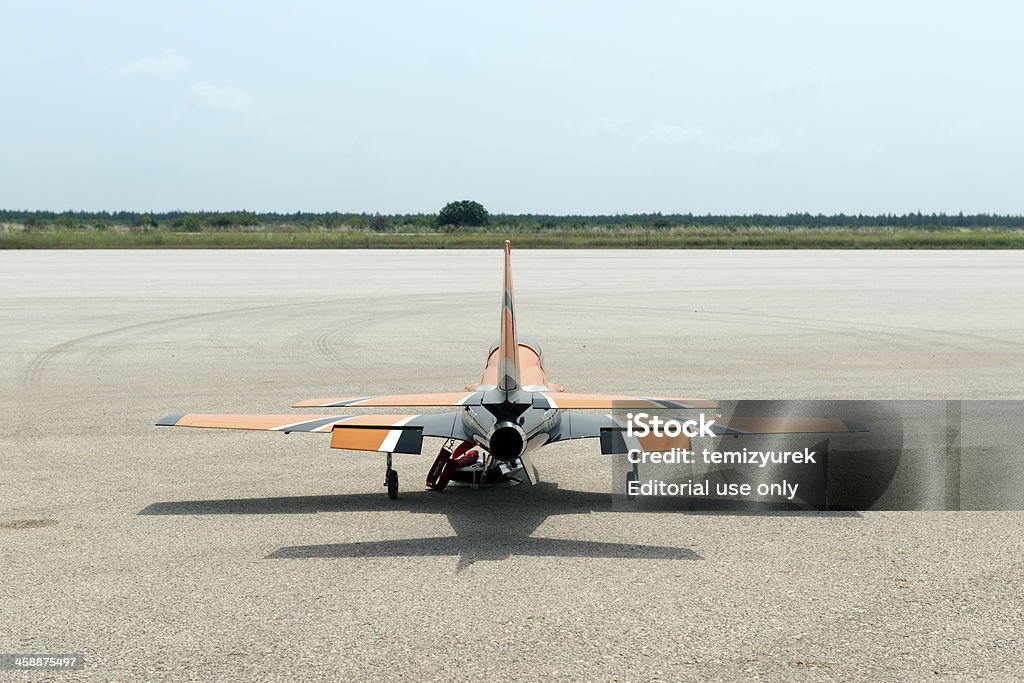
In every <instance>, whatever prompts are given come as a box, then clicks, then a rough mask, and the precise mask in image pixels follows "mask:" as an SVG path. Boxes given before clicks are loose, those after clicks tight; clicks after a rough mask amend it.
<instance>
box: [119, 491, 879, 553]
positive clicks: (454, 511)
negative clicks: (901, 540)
mask: <svg viewBox="0 0 1024 683" xmlns="http://www.w3.org/2000/svg"><path fill="white" fill-rule="evenodd" d="M613 500H615V497H614V496H612V495H611V494H608V493H592V492H584V491H573V490H568V489H565V490H561V489H559V488H558V485H557V484H554V483H547V482H543V483H540V484H538V485H537V486H533V487H530V486H525V485H524V486H517V487H513V488H501V487H498V488H492V489H487V490H480V491H474V490H472V489H467V488H449V489H448V490H446V491H444V492H442V493H438V492H436V491H426V490H423V491H413V492H409V493H403V494H401V496H400V497H399V498H398V500H390V499H388V498H387V496H385V495H384V493H383V492H381V493H357V494H347V495H337V496H292V497H272V498H237V499H222V500H189V501H168V502H161V503H153V504H152V505H149V506H148V507H146V508H144V509H143V510H141V511H140V512H139V514H140V515H289V514H314V513H320V512H409V513H427V514H435V515H438V514H443V515H446V516H447V518H448V523H449V524H451V527H452V529H453V530H454V531H455V536H441V537H435V538H410V539H399V540H388V541H357V542H350V543H328V544H321V545H305V546H289V547H284V548H280V549H278V550H276V551H274V552H273V553H271V554H270V555H268V556H267V559H304V558H346V557H348V558H351V557H444V556H451V557H458V558H459V565H458V569H463V568H465V567H467V566H469V565H471V564H473V563H474V562H478V561H488V560H490V561H494V560H504V559H507V558H509V557H511V556H512V555H525V556H533V557H580V558H622V559H657V560H700V559H703V558H702V557H701V556H700V555H699V554H698V553H696V552H695V551H693V550H692V549H690V548H686V547H673V546H653V545H644V544H639V543H612V542H604V541H585V540H573V539H561V538H544V537H534V536H533V535H532V534H533V532H534V531H536V530H537V528H539V527H540V525H541V524H543V523H544V521H545V520H547V518H548V517H551V516H554V515H579V514H589V513H591V512H627V511H628V512H666V511H679V507H678V505H677V506H675V507H674V508H672V507H666V506H664V505H661V506H656V505H649V506H638V505H634V506H630V507H623V506H613ZM737 512H739V513H753V514H765V513H767V514H772V515H801V514H806V513H804V512H799V511H792V510H765V509H761V510H751V509H750V508H749V507H748V508H736V507H732V508H726V507H723V508H722V509H721V510H718V511H714V510H712V511H708V510H704V511H702V512H700V511H689V513H690V514H736V513H737ZM818 514H827V515H830V516H836V515H839V516H850V515H851V514H852V515H853V516H859V515H857V514H856V513H818Z"/></svg>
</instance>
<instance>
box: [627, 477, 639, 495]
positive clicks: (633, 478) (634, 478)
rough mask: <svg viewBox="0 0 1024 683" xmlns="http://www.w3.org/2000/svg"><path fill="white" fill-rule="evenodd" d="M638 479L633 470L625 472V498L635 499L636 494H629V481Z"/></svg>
mask: <svg viewBox="0 0 1024 683" xmlns="http://www.w3.org/2000/svg"><path fill="white" fill-rule="evenodd" d="M638 480H639V477H637V474H636V472H635V471H633V470H630V471H629V472H626V498H627V500H636V496H631V495H629V482H631V481H638Z"/></svg>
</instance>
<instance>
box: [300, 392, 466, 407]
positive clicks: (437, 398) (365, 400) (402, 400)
mask: <svg viewBox="0 0 1024 683" xmlns="http://www.w3.org/2000/svg"><path fill="white" fill-rule="evenodd" d="M482 398H483V392H481V391H452V392H446V393H440V394H397V395H393V396H349V397H347V398H346V397H342V398H312V399H309V400H306V401H300V402H298V403H296V404H295V405H293V406H292V408H362V407H378V408H381V407H392V408H394V407H401V406H409V407H418V406H468V405H480V400H481V399H482Z"/></svg>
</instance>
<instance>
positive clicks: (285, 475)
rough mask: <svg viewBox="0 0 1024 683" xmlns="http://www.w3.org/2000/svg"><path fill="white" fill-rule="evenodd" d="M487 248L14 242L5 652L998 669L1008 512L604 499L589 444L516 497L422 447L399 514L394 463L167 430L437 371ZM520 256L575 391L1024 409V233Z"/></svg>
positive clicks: (231, 659) (567, 451) (653, 667)
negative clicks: (460, 475) (202, 247)
mask: <svg viewBox="0 0 1024 683" xmlns="http://www.w3.org/2000/svg"><path fill="white" fill-rule="evenodd" d="M500 264H501V252H500V249H498V248H497V245H496V248H495V249H494V250H493V251H486V252H479V251H456V252H431V251H380V252H372V251H344V252H329V251H288V252H271V251H123V252H97V251H80V252H68V251H52V252H10V251H8V252H0V358H2V359H3V360H2V363H0V408H2V413H3V419H2V421H0V463H2V471H3V475H2V478H0V558H2V559H0V563H2V569H3V581H2V583H0V652H10V653H19V652H25V653H28V652H36V653H65V652H68V653H70V652H74V653H83V654H84V655H85V657H86V668H85V670H84V671H81V672H79V673H77V674H75V675H74V676H75V677H74V680H159V679H169V678H173V679H176V680H183V679H186V680H197V681H209V680H246V679H254V680H275V679H279V680H306V679H310V680H316V679H332V678H333V679H345V680H348V679H366V678H369V679H380V678H394V679H405V680H432V679H446V680H447V679H464V680H478V679H481V678H494V677H504V678H511V677H515V678H524V679H542V678H543V679H591V680H658V679H664V680H693V681H716V680H737V679H758V678H759V679H762V680H801V681H803V680H897V679H898V680H929V681H934V680H945V679H951V680H967V679H969V680H976V679H978V680H997V681H1009V680H1017V679H1018V678H1019V676H1020V674H1021V671H1022V670H1024V662H1022V655H1021V652H1022V642H1021V633H1024V617H1022V611H1021V605H1022V604H1024V591H1022V587H1024V571H1022V570H1024V563H1022V561H1021V557H1022V552H1024V533H1021V529H1022V521H1024V516H1022V514H1021V513H1016V512H985V513H980V512H979V513H952V512H866V513H795V514H793V513H790V514H768V513H750V514H740V513H731V514H711V513H692V514H686V513H663V512H628V511H613V510H612V506H611V504H610V502H609V496H608V491H609V489H610V483H611V480H612V471H611V464H610V462H609V460H608V459H606V458H603V457H602V456H600V455H599V454H598V447H597V444H596V443H595V442H591V441H577V442H568V443H562V444H555V445H552V446H550V447H548V448H546V449H545V450H543V451H541V453H540V454H539V455H538V457H537V464H538V466H539V467H540V470H541V474H542V478H543V479H544V482H543V483H542V484H541V485H539V486H538V487H535V488H532V489H531V488H529V487H526V486H519V487H515V488H500V489H499V488H495V489H487V490H479V491H477V490H469V489H450V490H448V491H446V492H444V493H442V494H437V493H432V492H427V491H423V490H420V487H419V486H417V484H418V482H421V481H422V479H423V477H424V475H425V474H426V471H427V469H428V468H429V465H430V462H431V460H432V457H431V456H432V455H433V453H434V452H436V448H437V446H438V445H439V443H438V442H437V441H436V440H429V441H428V442H427V444H426V450H427V452H428V453H430V455H428V456H426V457H419V458H418V457H415V456H396V466H397V468H398V469H399V470H400V472H401V476H402V483H403V495H402V496H401V497H400V498H399V500H397V501H390V500H388V499H387V497H386V496H385V493H384V490H383V487H382V486H381V483H382V479H383V470H384V465H383V461H382V459H381V458H380V457H378V456H376V455H372V454H355V453H343V452H339V451H332V450H330V449H329V448H328V437H326V436H324V435H316V434H291V435H287V436H285V435H283V434H271V433H258V432H252V433H250V432H229V431H219V430H188V429H169V428H157V427H154V426H153V423H154V422H155V421H156V420H157V419H159V418H160V417H162V416H164V415H166V414H168V413H176V412H274V413H277V412H289V410H290V409H289V408H288V406H290V405H291V404H292V403H293V402H295V401H297V400H301V399H305V398H313V397H318V396H327V395H346V394H348V395H359V394H379V393H407V392H422V391H443V390H459V389H461V388H462V387H463V386H464V385H465V384H467V383H470V382H474V381H477V379H478V378H479V375H480V372H481V371H482V368H483V364H484V360H485V354H486V351H487V348H488V346H489V345H490V344H491V342H492V341H493V340H494V339H495V338H496V335H497V326H498V313H499V296H500V279H501V269H500ZM513 270H514V274H515V283H516V294H517V315H518V327H519V331H520V334H522V335H524V336H529V337H532V338H534V339H536V340H538V341H539V342H540V343H541V344H542V345H543V346H544V350H545V365H546V367H547V370H548V376H549V378H550V379H551V380H552V381H555V382H559V383H562V384H565V385H566V386H567V387H568V388H569V389H570V390H575V391H581V392H621V393H639V394H645V395H656V394H662V395H693V396H705V397H708V398H717V399H763V398H787V399H955V398H965V399H979V398H985V399H1024V388H1022V387H1024V315H1022V311H1024V253H1021V252H966V251H965V252H888V251H865V252H839V251H832V252H814V251H806V252H787V251H772V252H759V251H736V252H722V251H699V252H684V251H675V252H660V251H656V252H652V251H559V252H539V251H515V250H513ZM295 412H302V411H295ZM0 677H3V678H13V679H18V680H43V679H46V678H48V677H53V678H57V677H58V675H50V676H48V675H46V674H38V673H35V672H33V673H12V672H0ZM59 678H60V679H61V680H65V678H67V676H65V675H59ZM67 679H68V680H71V679H70V678H67Z"/></svg>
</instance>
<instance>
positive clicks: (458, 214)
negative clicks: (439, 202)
mask: <svg viewBox="0 0 1024 683" xmlns="http://www.w3.org/2000/svg"><path fill="white" fill-rule="evenodd" d="M490 218H491V217H490V215H489V214H488V213H487V209H485V208H484V206H483V204H481V203H480V202H474V201H470V200H468V199H466V200H463V201H461V202H448V203H447V204H446V205H445V207H444V208H443V209H441V213H439V214H437V224H438V225H460V226H462V225H469V226H474V227H478V226H481V225H487V222H488V221H489V220H490Z"/></svg>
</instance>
